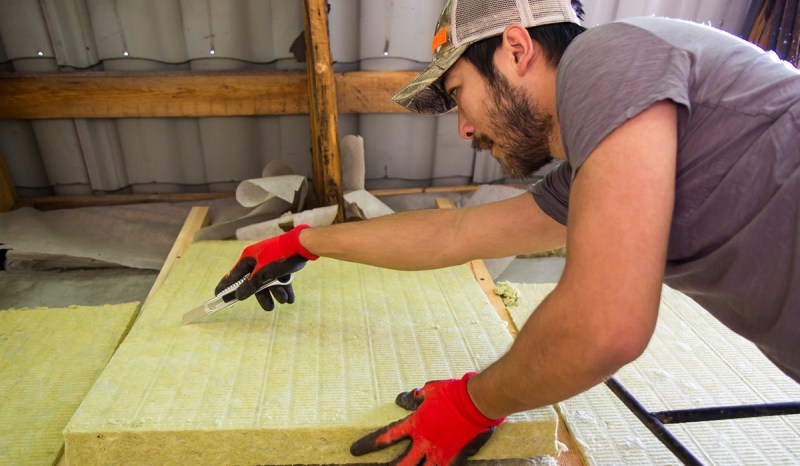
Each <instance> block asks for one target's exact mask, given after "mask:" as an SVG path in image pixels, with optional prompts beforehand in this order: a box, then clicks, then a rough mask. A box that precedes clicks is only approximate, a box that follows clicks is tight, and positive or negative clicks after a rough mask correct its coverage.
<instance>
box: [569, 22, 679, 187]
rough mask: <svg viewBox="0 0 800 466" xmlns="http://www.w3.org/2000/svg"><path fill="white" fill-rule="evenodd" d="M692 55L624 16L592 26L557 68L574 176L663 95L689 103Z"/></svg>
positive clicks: (662, 97) (573, 45) (578, 38)
mask: <svg viewBox="0 0 800 466" xmlns="http://www.w3.org/2000/svg"><path fill="white" fill-rule="evenodd" d="M690 64H691V56H690V54H689V53H688V52H686V51H685V50H681V49H678V48H675V47H674V46H672V45H671V44H670V43H669V42H667V41H665V40H664V39H662V38H660V37H658V36H656V35H654V34H652V33H651V32H649V31H647V30H645V29H642V28H640V27H637V26H634V25H632V24H627V23H624V22H618V23H611V24H607V25H604V26H599V27H596V28H592V29H589V30H588V31H586V32H584V33H583V34H581V35H580V36H578V37H577V38H576V39H575V40H574V41H573V43H572V44H571V45H570V46H569V47H568V48H567V51H566V52H565V54H564V56H563V58H562V61H561V63H560V65H559V70H558V82H557V94H556V99H557V102H558V119H559V123H560V126H561V138H562V142H563V144H564V148H565V150H566V152H567V160H569V162H570V164H571V165H572V178H573V179H574V178H575V176H576V175H577V174H578V172H579V171H580V167H581V165H583V163H584V162H585V161H586V159H587V158H588V157H589V155H590V154H591V153H592V151H594V149H595V148H596V147H597V146H598V144H600V142H601V141H602V140H603V139H604V138H605V137H606V136H608V134H609V133H611V132H612V131H613V130H614V129H616V128H617V127H619V126H621V125H622V124H623V123H625V121H627V120H628V119H630V118H632V117H634V116H636V115H638V114H639V113H641V112H642V111H643V110H645V109H647V108H648V107H650V106H651V105H652V104H654V103H656V102H658V101H661V100H672V101H674V102H676V103H678V104H681V105H684V106H686V107H687V108H688V107H689V97H688V95H689V86H690V83H689V80H691V76H690Z"/></svg>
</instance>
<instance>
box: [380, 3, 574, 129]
mask: <svg viewBox="0 0 800 466" xmlns="http://www.w3.org/2000/svg"><path fill="white" fill-rule="evenodd" d="M514 23H518V24H521V25H522V26H524V27H526V28H528V27H532V26H541V25H543V24H553V23H576V24H580V20H579V19H578V15H577V13H575V10H574V9H573V8H572V2H571V0H527V1H525V0H447V3H446V4H445V6H444V9H443V10H442V14H441V15H440V16H439V21H438V22H437V23H436V34H435V35H434V36H433V42H432V44H431V48H432V51H433V60H431V64H430V65H429V66H428V67H427V68H426V69H425V70H424V71H423V72H422V73H420V74H419V76H417V77H416V78H415V79H414V80H413V81H411V82H410V83H409V84H408V85H406V87H404V88H403V89H402V90H400V92H398V93H397V94H395V96H394V97H392V100H394V101H395V102H397V103H398V104H400V105H402V106H404V107H406V108H407V109H409V110H411V111H412V112H415V113H422V114H425V115H439V114H442V113H445V112H448V111H450V110H452V109H453V107H455V106H456V103H455V102H454V101H453V99H451V98H450V97H449V96H448V95H447V93H446V92H445V91H444V88H443V87H442V83H441V82H440V81H441V77H442V76H443V75H444V73H445V72H446V71H447V70H448V69H449V68H450V67H451V66H453V63H455V62H456V60H458V58H459V57H460V56H461V54H462V53H464V50H466V49H467V47H469V46H470V45H471V44H473V43H475V42H478V41H480V40H483V39H486V38H487V37H492V36H496V35H499V34H502V33H503V31H504V30H505V28H506V26H508V25H509V24H514Z"/></svg>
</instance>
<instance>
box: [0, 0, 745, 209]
mask: <svg viewBox="0 0 800 466" xmlns="http://www.w3.org/2000/svg"><path fill="white" fill-rule="evenodd" d="M443 3H444V0H434V1H430V0H330V5H331V11H330V17H329V18H330V19H329V23H330V35H331V52H332V56H333V60H334V66H335V69H336V70H337V71H350V70H420V69H422V68H424V66H425V65H426V64H427V62H428V60H429V59H430V38H431V37H432V35H433V32H434V31H433V27H434V24H435V21H436V17H437V15H438V12H439V11H440V9H441V7H442V5H443ZM750 3H752V0H699V1H690V0H646V1H643V0H585V1H584V4H585V7H586V11H587V18H586V21H585V24H586V25H587V26H593V25H596V24H601V23H605V22H609V21H612V20H614V19H617V18H622V17H628V16H640V15H652V14H654V15H663V16H671V17H677V18H683V19H689V20H696V21H701V22H705V23H708V24H712V25H714V26H717V27H722V28H723V29H726V30H728V31H730V32H733V33H736V34H739V33H741V31H740V29H741V28H742V24H743V23H744V20H745V15H746V13H747V10H748V7H749V6H750ZM302 32H303V11H302V2H298V1H296V0H213V1H212V0H40V1H38V2H32V1H30V0H3V1H1V2H0V70H3V71H20V72H22V71H27V72H33V71H58V70H63V71H69V70H75V69H87V70H105V71H121V72H124V71H170V70H197V71H203V70H237V69H263V70H276V69H277V70H286V69H292V70H303V69H305V63H303V62H299V61H297V60H296V59H295V57H294V55H293V54H292V53H291V52H290V47H291V45H292V43H293V42H294V41H295V40H296V39H297V38H298V36H299V35H300V34H301V33H302ZM456 126H457V118H456V117H455V115H444V116H442V117H437V118H431V117H420V116H417V115H410V114H385V115H340V117H339V134H340V135H344V134H361V135H362V136H364V140H365V152H366V164H367V167H366V173H367V178H368V181H367V187H368V188H378V187H402V186H426V185H446V184H463V183H468V182H478V183H485V182H492V181H497V180H501V179H502V177H503V175H502V172H501V171H500V168H499V166H498V164H497V162H495V161H494V160H493V159H491V157H489V156H488V155H487V154H483V153H477V154H476V153H475V152H474V151H473V150H472V149H471V148H470V145H469V144H468V143H467V142H466V141H462V140H461V139H460V138H459V137H458V134H457V130H456ZM309 131H310V130H309V122H308V118H307V117H305V116H276V117H271V116H264V117H231V118H194V119H188V118H142V119H115V120H112V119H108V120H55V121H34V122H31V121H0V151H2V152H3V154H4V155H5V158H6V161H7V164H8V166H9V171H10V172H11V176H12V179H13V180H14V183H15V185H16V186H17V190H18V192H19V194H20V195H23V196H25V195H33V194H46V193H57V194H72V193H90V192H134V193H152V192H184V191H189V192H193V191H228V190H232V189H234V188H235V186H236V184H237V183H238V182H239V181H241V180H243V179H247V178H254V177H258V176H260V173H261V170H262V168H263V167H264V166H265V165H266V164H267V163H268V162H269V161H271V160H276V159H280V160H282V161H284V162H285V163H287V164H288V165H289V166H291V167H292V168H293V169H294V170H295V171H296V172H297V173H299V174H303V175H306V176H311V160H310V157H311V156H310V154H311V149H310V144H309Z"/></svg>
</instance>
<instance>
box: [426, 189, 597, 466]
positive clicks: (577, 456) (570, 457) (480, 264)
mask: <svg viewBox="0 0 800 466" xmlns="http://www.w3.org/2000/svg"><path fill="white" fill-rule="evenodd" d="M436 207H437V208H439V209H452V208H454V205H453V202H452V201H451V200H450V199H447V198H444V197H439V198H436ZM467 265H468V266H469V268H470V270H471V271H472V275H473V276H474V277H475V281H477V282H478V285H479V286H480V287H481V290H483V293H484V294H485V295H486V297H487V298H488V299H489V303H490V304H491V305H492V307H494V310H495V312H497V315H498V316H500V319H502V320H503V322H505V323H506V326H507V329H508V333H510V334H511V338H515V339H516V338H517V334H518V333H519V329H518V328H517V326H516V324H515V323H514V320H513V319H512V318H511V313H509V312H508V308H506V305H505V303H503V299H502V298H501V297H500V296H498V295H496V294H495V293H494V288H495V284H494V280H493V279H492V276H491V274H490V273H489V269H487V268H486V263H485V262H484V261H483V260H480V259H476V260H473V261H470V262H469V263H468V264H467ZM554 409H555V411H556V415H557V416H558V427H557V430H556V439H557V440H558V441H559V442H560V443H562V444H563V445H564V446H565V447H566V450H564V451H562V452H561V453H559V455H558V458H556V461H558V464H559V465H560V466H585V464H586V462H585V460H584V458H583V454H581V452H580V450H579V449H578V445H577V442H576V441H575V438H574V437H573V436H572V433H571V432H570V431H569V428H568V427H567V423H566V422H565V421H564V418H563V416H562V415H561V411H560V410H559V409H558V408H557V407H554Z"/></svg>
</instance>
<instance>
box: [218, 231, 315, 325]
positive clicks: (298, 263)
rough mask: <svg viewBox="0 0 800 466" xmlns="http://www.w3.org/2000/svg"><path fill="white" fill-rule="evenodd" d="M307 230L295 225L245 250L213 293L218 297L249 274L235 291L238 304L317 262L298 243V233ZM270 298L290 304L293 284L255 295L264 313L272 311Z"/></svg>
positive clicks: (273, 306) (292, 297) (277, 286)
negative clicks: (273, 283)
mask: <svg viewBox="0 0 800 466" xmlns="http://www.w3.org/2000/svg"><path fill="white" fill-rule="evenodd" d="M306 228H309V226H308V225H298V226H296V227H294V229H292V230H291V231H289V232H288V233H284V234H282V235H278V236H274V237H272V238H269V239H265V240H263V241H260V242H258V243H255V244H252V245H250V246H248V247H246V248H245V249H244V251H242V255H241V257H239V260H238V261H237V262H236V265H234V266H233V268H232V269H231V271H230V272H229V273H228V274H227V275H225V277H223V278H222V280H220V282H219V284H218V285H217V287H216V289H215V290H214V293H215V294H219V293H220V292H221V291H222V290H224V289H225V288H227V287H229V286H231V285H232V284H234V283H236V282H237V281H239V280H241V279H242V278H244V276H245V275H247V274H248V273H249V274H250V276H249V277H248V278H247V280H245V282H244V283H243V284H242V285H241V286H240V287H239V288H238V289H237V290H236V299H238V300H240V301H241V300H243V299H247V298H249V297H250V296H251V295H252V294H253V293H255V291H256V290H257V289H259V288H260V287H261V286H262V285H263V284H265V283H269V282H270V281H272V280H275V279H276V278H281V277H285V276H287V275H289V274H292V273H294V272H297V271H298V270H300V269H302V268H303V266H305V265H306V261H309V260H315V259H317V258H318V256H316V255H314V254H313V253H311V252H310V251H308V250H307V249H306V248H304V247H303V245H302V244H300V232H301V231H302V230H304V229H306ZM273 297H274V298H275V301H278V302H279V303H281V304H283V303H289V304H291V303H293V302H294V291H293V290H292V285H275V286H271V287H269V288H267V289H265V290H262V291H260V292H258V293H256V299H257V300H258V304H260V305H261V307H262V308H263V309H264V310H265V311H271V310H273V309H274V308H275V303H274V302H273V299H272V298H273Z"/></svg>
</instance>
